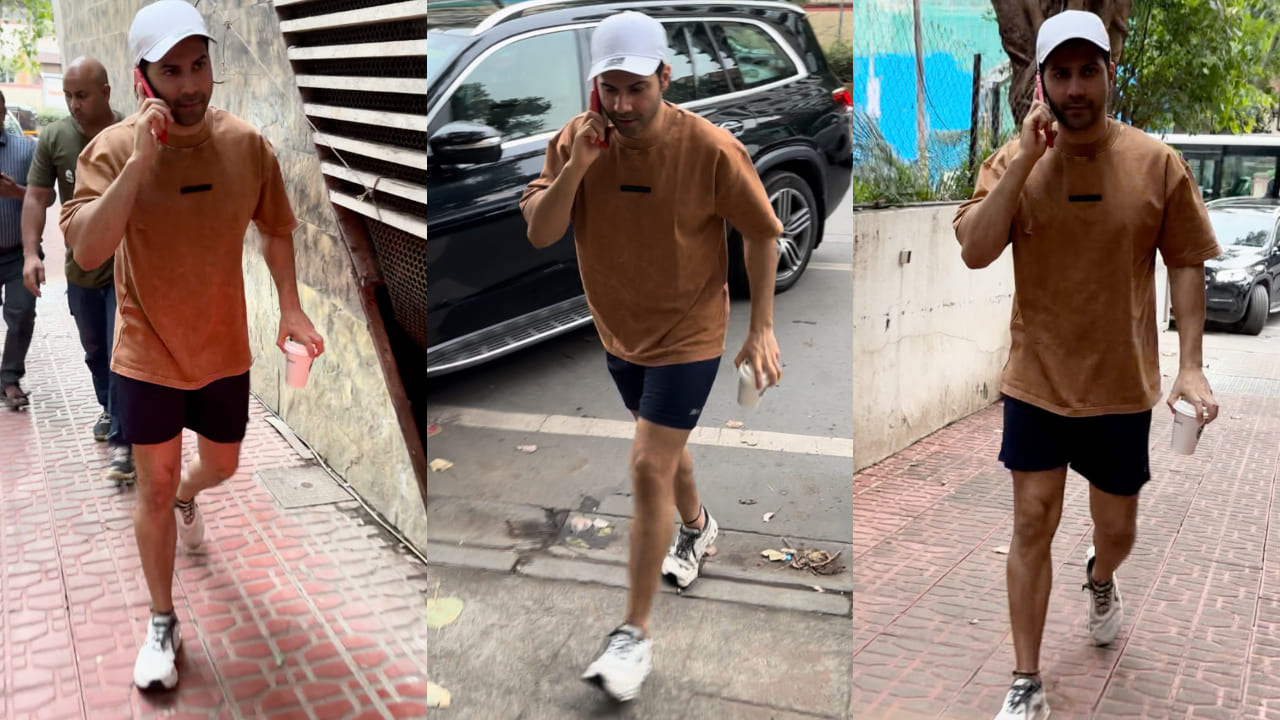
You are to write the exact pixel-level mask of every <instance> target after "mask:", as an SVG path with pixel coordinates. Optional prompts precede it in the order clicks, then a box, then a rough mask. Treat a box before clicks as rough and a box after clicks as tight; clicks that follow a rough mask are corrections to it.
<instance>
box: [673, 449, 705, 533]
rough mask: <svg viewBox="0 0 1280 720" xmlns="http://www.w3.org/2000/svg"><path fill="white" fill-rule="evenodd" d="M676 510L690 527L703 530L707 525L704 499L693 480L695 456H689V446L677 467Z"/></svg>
mask: <svg viewBox="0 0 1280 720" xmlns="http://www.w3.org/2000/svg"><path fill="white" fill-rule="evenodd" d="M676 509H677V510H678V511H679V512H680V519H681V520H682V521H683V522H684V524H685V525H687V526H688V527H691V528H701V527H702V526H703V525H705V524H706V521H707V519H706V518H705V517H703V515H702V498H701V497H700V496H699V495H698V486H697V484H696V483H695V482H694V480H693V456H692V455H690V454H689V448H688V446H686V447H685V449H684V452H682V453H680V464H679V465H678V466H677V467H676Z"/></svg>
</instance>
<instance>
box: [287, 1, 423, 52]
mask: <svg viewBox="0 0 1280 720" xmlns="http://www.w3.org/2000/svg"><path fill="white" fill-rule="evenodd" d="M283 9H284V8H281V10H283ZM426 36H427V19H426V18H420V19H418V20H406V21H404V22H394V23H382V24H381V25H361V26H356V27H346V28H333V29H330V30H312V31H311V32H300V33H294V34H293V35H292V36H291V37H290V38H289V40H290V44H291V45H293V46H295V47H314V46H316V45H356V44H360V43H379V42H396V41H399V40H421V39H422V38H424V37H426Z"/></svg>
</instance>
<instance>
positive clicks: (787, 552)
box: [782, 548, 799, 555]
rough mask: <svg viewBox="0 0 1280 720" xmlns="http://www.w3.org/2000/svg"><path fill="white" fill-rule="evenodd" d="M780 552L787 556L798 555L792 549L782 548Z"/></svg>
mask: <svg viewBox="0 0 1280 720" xmlns="http://www.w3.org/2000/svg"><path fill="white" fill-rule="evenodd" d="M782 552H784V553H786V554H787V555H798V554H799V553H797V552H796V550H795V549H794V548H782Z"/></svg>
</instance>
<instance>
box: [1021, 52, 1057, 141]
mask: <svg viewBox="0 0 1280 720" xmlns="http://www.w3.org/2000/svg"><path fill="white" fill-rule="evenodd" d="M1035 93H1036V99H1035V102H1033V103H1031V109H1030V110H1028V111H1027V116H1026V117H1025V118H1023V119H1022V135H1021V137H1020V139H1019V143H1018V154H1019V155H1023V156H1025V157H1026V158H1027V159H1028V160H1030V161H1031V162H1032V163H1035V162H1036V161H1038V160H1039V159H1040V158H1041V157H1043V156H1044V154H1045V151H1047V150H1048V149H1049V148H1051V147H1053V141H1054V139H1055V138H1057V136H1058V127H1057V125H1058V123H1057V121H1055V120H1054V118H1053V111H1052V110H1050V109H1049V104H1048V103H1046V102H1045V101H1044V92H1043V91H1042V89H1041V86H1040V75H1039V74H1037V75H1036V89H1035Z"/></svg>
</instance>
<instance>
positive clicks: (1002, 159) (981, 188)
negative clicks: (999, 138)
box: [951, 146, 1013, 241]
mask: <svg viewBox="0 0 1280 720" xmlns="http://www.w3.org/2000/svg"><path fill="white" fill-rule="evenodd" d="M1009 155H1010V148H1009V147H1008V146H1006V147H1003V148H1000V149H999V150H997V151H996V152H994V153H992V154H991V157H988V158H987V159H986V161H984V162H983V163H982V166H981V167H979V168H978V179H977V182H976V183H975V184H974V188H973V196H972V197H970V198H969V199H968V200H965V201H964V202H963V203H961V204H960V207H958V208H956V214H955V217H953V218H952V219H951V227H952V229H953V230H955V233H956V240H957V241H959V240H960V232H961V226H963V225H964V224H965V217H966V216H967V215H968V214H969V211H970V210H973V208H975V207H977V206H978V203H980V202H982V201H983V200H985V199H986V197H987V195H989V194H990V193H991V191H992V190H994V189H995V186H996V183H998V182H1000V178H1002V177H1004V172H1005V169H1007V168H1008V167H1009ZM970 222H972V221H970ZM1009 236H1010V237H1012V236H1013V225H1010V226H1009Z"/></svg>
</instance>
